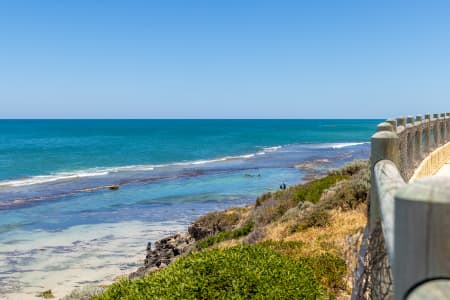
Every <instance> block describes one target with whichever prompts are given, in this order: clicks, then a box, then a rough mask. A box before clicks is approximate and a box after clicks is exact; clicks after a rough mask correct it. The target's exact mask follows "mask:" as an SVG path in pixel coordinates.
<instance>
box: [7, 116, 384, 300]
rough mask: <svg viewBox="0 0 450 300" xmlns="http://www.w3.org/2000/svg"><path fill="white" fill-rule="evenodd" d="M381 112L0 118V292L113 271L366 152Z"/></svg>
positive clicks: (71, 283)
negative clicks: (204, 221) (219, 214)
mask: <svg viewBox="0 0 450 300" xmlns="http://www.w3.org/2000/svg"><path fill="white" fill-rule="evenodd" d="M378 122H379V120H0V298H5V299H28V298H30V299H34V298H35V294H36V293H38V292H39V291H42V290H46V289H52V291H53V293H54V294H55V295H56V296H57V297H61V296H63V295H64V294H65V293H67V292H68V291H70V290H71V289H73V288H75V287H79V286H83V285H86V284H102V283H108V282H111V281H112V280H113V279H114V278H115V277H116V276H118V275H121V274H127V273H130V272H132V271H134V270H135V269H136V268H137V266H138V265H139V264H140V263H142V261H143V259H144V255H145V247H146V244H147V242H148V241H155V240H157V239H159V238H162V237H163V236H165V235H168V234H172V233H174V232H177V231H184V230H186V227H187V225H188V224H189V223H190V222H192V221H193V220H194V219H195V218H197V217H198V216H200V215H202V214H205V213H207V212H210V211H214V210H220V209H225V208H227V207H231V206H239V205H246V204H250V203H251V202H252V201H254V199H255V198H256V196H257V195H258V194H261V193H263V192H267V191H274V190H277V189H278V187H279V185H280V184H281V183H283V182H284V183H286V184H287V185H288V186H289V185H293V184H298V183H300V182H302V181H304V180H306V179H307V178H310V177H311V176H315V175H318V174H322V173H324V172H325V171H326V169H328V168H332V167H337V166H340V165H342V164H344V163H345V162H347V161H350V160H353V159H358V158H368V155H369V147H370V146H369V144H368V142H369V140H370V136H371V135H372V133H373V131H374V129H375V126H376V124H377V123H378ZM111 185H118V186H119V189H118V190H111V189H110V188H109V187H110V186H111Z"/></svg>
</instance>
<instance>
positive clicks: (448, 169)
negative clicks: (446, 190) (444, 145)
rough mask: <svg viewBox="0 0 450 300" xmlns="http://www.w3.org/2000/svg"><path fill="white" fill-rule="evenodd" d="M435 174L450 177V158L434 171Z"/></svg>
mask: <svg viewBox="0 0 450 300" xmlns="http://www.w3.org/2000/svg"><path fill="white" fill-rule="evenodd" d="M435 176H448V177H450V160H449V161H448V162H447V163H446V164H445V165H443V166H442V168H440V169H439V171H437V172H436V174H435Z"/></svg>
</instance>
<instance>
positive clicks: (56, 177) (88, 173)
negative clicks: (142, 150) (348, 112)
mask: <svg viewBox="0 0 450 300" xmlns="http://www.w3.org/2000/svg"><path fill="white" fill-rule="evenodd" d="M281 147H282V146H275V147H264V148H263V150H261V151H259V152H257V153H250V154H243V155H236V156H224V157H220V158H216V159H205V160H194V161H186V162H176V163H168V164H159V165H130V166H119V167H104V168H91V169H85V170H80V171H74V172H58V173H54V174H50V175H37V176H31V177H26V178H19V179H12V180H4V181H0V188H2V187H20V186H27V185H34V184H43V183H50V182H55V181H63V180H76V179H80V178H86V177H97V176H105V175H108V174H111V173H118V172H140V171H152V170H154V169H155V168H164V167H171V166H190V165H194V166H195V165H204V164H210V163H217V162H224V161H229V160H237V159H248V158H252V157H255V156H256V155H264V154H266V153H269V152H273V151H276V150H278V149H280V148H281Z"/></svg>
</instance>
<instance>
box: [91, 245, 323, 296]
mask: <svg viewBox="0 0 450 300" xmlns="http://www.w3.org/2000/svg"><path fill="white" fill-rule="evenodd" d="M324 295H325V291H324V289H323V288H322V287H321V286H320V284H319V283H318V280H317V279H316V275H315V273H314V272H313V270H312V269H311V267H310V262H309V261H307V260H300V261H296V260H292V259H290V258H289V257H286V256H283V255H281V254H278V253H276V252H274V251H272V250H270V249H268V248H265V247H262V246H255V245H251V246H249V245H247V246H237V247H232V248H227V249H221V250H219V249H213V250H209V251H202V252H197V253H194V254H191V255H190V256H186V257H181V258H180V259H178V260H176V261H175V262H174V263H172V264H171V265H169V266H168V267H167V268H165V269H163V270H161V271H159V272H156V273H152V274H150V275H149V276H147V277H144V278H141V279H136V280H122V281H120V282H118V283H115V284H113V285H112V286H111V287H110V288H109V289H108V290H107V291H106V292H105V293H104V294H103V295H101V296H99V297H97V298H95V299H98V300H100V299H101V300H112V299H117V300H118V299H123V300H127V299H133V300H141V299H321V298H324Z"/></svg>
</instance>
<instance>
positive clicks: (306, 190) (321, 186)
mask: <svg viewBox="0 0 450 300" xmlns="http://www.w3.org/2000/svg"><path fill="white" fill-rule="evenodd" d="M347 178H348V176H347V175H328V176H325V177H323V178H319V179H316V180H313V181H311V182H309V183H306V184H304V185H299V186H297V187H296V190H295V194H294V199H295V201H296V202H297V203H298V202H304V201H309V202H312V203H317V202H318V201H319V200H320V196H322V193H323V191H324V190H326V189H329V188H330V187H332V186H333V185H335V184H336V183H337V182H339V181H342V180H344V179H347Z"/></svg>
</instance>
